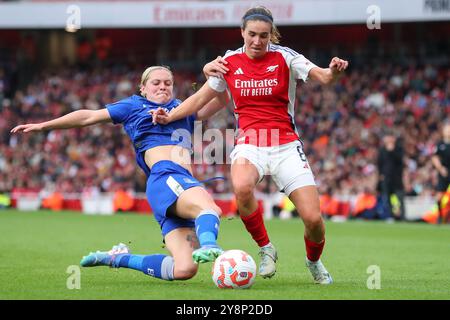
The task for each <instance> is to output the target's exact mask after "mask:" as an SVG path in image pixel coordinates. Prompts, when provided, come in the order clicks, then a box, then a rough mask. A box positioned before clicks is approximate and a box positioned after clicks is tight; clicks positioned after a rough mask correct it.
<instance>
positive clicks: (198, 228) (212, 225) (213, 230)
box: [195, 210, 220, 247]
mask: <svg viewBox="0 0 450 320" xmlns="http://www.w3.org/2000/svg"><path fill="white" fill-rule="evenodd" d="M219 225H220V218H219V214H218V213H217V212H215V211H214V210H203V211H202V212H200V214H199V215H198V216H197V218H196V219H195V232H196V234H197V238H198V241H199V242H200V246H201V247H203V246H208V245H213V246H214V245H216V241H217V234H218V233H219Z"/></svg>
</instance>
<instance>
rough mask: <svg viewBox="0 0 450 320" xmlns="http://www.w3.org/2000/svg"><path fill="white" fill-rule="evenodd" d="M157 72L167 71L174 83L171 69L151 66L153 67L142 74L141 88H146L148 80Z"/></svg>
mask: <svg viewBox="0 0 450 320" xmlns="http://www.w3.org/2000/svg"><path fill="white" fill-rule="evenodd" d="M156 70H166V71H167V72H169V73H170V76H171V77H172V81H173V73H172V71H171V70H170V68H169V67H167V66H151V67H148V68H147V69H145V71H144V72H143V73H142V76H141V86H145V83H146V82H147V80H148V78H150V74H151V73H152V72H153V71H156Z"/></svg>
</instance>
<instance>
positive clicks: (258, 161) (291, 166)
mask: <svg viewBox="0 0 450 320" xmlns="http://www.w3.org/2000/svg"><path fill="white" fill-rule="evenodd" d="M230 158H231V163H232V164H233V163H234V162H235V161H236V160H238V159H239V158H245V159H247V160H248V161H250V162H251V163H252V164H253V165H254V166H255V167H256V169H257V170H258V173H259V181H258V182H260V181H261V180H262V179H263V178H264V176H265V175H272V178H273V180H274V181H275V183H276V185H277V186H278V188H279V190H280V191H281V192H284V193H285V194H286V195H288V196H289V195H290V194H291V192H292V191H294V190H296V189H298V188H301V187H305V186H315V185H316V183H315V181H314V175H313V173H312V171H311V167H310V165H309V163H308V160H307V159H306V155H305V153H304V152H303V146H302V144H301V143H300V141H298V140H296V141H293V142H290V143H286V144H283V145H280V146H272V147H258V146H254V145H251V144H239V145H237V146H235V148H234V150H233V151H232V152H231V154H230Z"/></svg>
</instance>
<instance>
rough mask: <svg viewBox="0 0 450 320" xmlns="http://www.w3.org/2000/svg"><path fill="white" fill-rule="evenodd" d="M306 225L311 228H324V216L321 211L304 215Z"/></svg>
mask: <svg viewBox="0 0 450 320" xmlns="http://www.w3.org/2000/svg"><path fill="white" fill-rule="evenodd" d="M303 222H304V223H305V227H306V228H308V229H309V230H318V229H321V228H323V218H322V216H321V214H320V213H317V214H311V215H308V216H304V217H303Z"/></svg>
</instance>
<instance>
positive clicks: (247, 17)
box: [242, 6, 281, 44]
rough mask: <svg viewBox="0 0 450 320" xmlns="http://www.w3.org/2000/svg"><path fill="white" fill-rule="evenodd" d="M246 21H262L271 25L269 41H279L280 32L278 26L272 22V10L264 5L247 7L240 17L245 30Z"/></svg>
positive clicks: (276, 42)
mask: <svg viewBox="0 0 450 320" xmlns="http://www.w3.org/2000/svg"><path fill="white" fill-rule="evenodd" d="M248 21H264V22H268V23H270V24H271V25H272V30H270V42H272V43H275V44H278V43H280V38H281V35H280V32H279V31H278V28H277V27H276V25H275V24H274V23H273V16H272V12H270V10H269V9H267V8H266V7H264V6H257V7H253V8H250V9H248V10H247V11H246V12H245V14H244V16H243V17H242V29H244V30H245V28H246V27H247V22H248Z"/></svg>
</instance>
